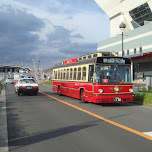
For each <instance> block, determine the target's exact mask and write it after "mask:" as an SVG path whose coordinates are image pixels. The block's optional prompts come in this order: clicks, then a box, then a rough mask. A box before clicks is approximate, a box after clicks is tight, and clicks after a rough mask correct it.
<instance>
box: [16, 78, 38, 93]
mask: <svg viewBox="0 0 152 152" xmlns="http://www.w3.org/2000/svg"><path fill="white" fill-rule="evenodd" d="M38 91H39V86H38V84H37V83H36V82H35V80H34V79H32V78H21V79H19V81H18V82H17V83H16V85H15V92H16V93H17V95H20V93H23V94H24V93H33V94H34V95H37V92H38Z"/></svg>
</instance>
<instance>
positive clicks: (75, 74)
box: [73, 68, 77, 80]
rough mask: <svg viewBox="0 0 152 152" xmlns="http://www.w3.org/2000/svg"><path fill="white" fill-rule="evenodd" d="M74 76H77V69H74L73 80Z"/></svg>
mask: <svg viewBox="0 0 152 152" xmlns="http://www.w3.org/2000/svg"><path fill="white" fill-rule="evenodd" d="M76 76H77V68H74V76H73V80H76Z"/></svg>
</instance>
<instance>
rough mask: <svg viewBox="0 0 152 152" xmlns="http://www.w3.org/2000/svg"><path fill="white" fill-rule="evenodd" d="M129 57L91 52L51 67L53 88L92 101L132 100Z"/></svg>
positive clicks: (115, 101) (59, 92)
mask: <svg viewBox="0 0 152 152" xmlns="http://www.w3.org/2000/svg"><path fill="white" fill-rule="evenodd" d="M131 71H132V63H131V59H129V58H125V57H117V56H112V55H109V56H107V53H99V52H98V53H94V54H89V55H86V56H82V57H77V58H73V59H69V60H65V61H64V62H63V63H62V64H61V65H58V66H56V67H54V69H53V90H54V91H55V92H57V93H58V94H60V95H61V94H62V95H66V96H70V97H73V98H77V99H81V100H82V101H84V102H93V103H118V102H134V96H133V86H132V84H131V81H132V79H131V78H132V74H131Z"/></svg>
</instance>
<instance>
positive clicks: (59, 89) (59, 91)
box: [58, 86, 61, 95]
mask: <svg viewBox="0 0 152 152" xmlns="http://www.w3.org/2000/svg"><path fill="white" fill-rule="evenodd" d="M58 94H59V95H61V88H60V86H59V87H58Z"/></svg>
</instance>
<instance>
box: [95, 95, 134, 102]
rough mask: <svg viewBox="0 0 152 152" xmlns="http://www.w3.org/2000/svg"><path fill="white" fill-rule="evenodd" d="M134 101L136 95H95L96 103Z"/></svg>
mask: <svg viewBox="0 0 152 152" xmlns="http://www.w3.org/2000/svg"><path fill="white" fill-rule="evenodd" d="M120 102H134V95H103V96H101V95H100V96H95V97H94V103H120Z"/></svg>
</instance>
